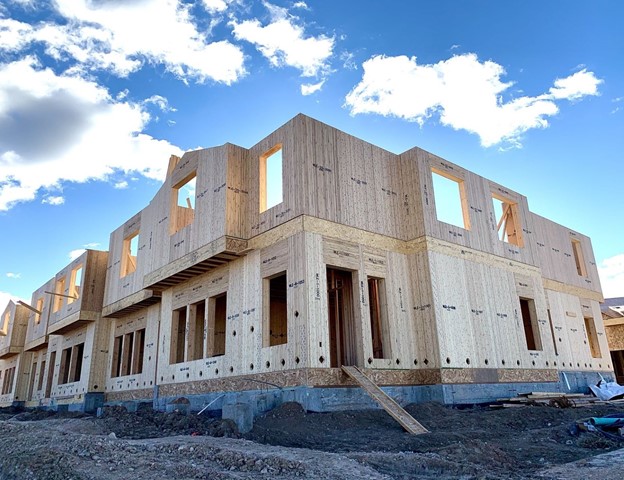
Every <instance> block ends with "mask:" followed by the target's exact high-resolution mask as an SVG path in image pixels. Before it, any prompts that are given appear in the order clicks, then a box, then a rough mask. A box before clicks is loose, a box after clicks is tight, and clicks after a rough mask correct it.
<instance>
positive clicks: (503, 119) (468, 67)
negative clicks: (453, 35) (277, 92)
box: [345, 54, 602, 147]
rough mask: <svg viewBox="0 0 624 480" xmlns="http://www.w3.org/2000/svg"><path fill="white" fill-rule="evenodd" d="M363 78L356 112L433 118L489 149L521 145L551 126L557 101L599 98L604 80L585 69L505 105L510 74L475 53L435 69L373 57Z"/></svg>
mask: <svg viewBox="0 0 624 480" xmlns="http://www.w3.org/2000/svg"><path fill="white" fill-rule="evenodd" d="M362 66H363V69H364V74H363V77H362V80H361V81H360V83H358V84H357V85H356V86H355V87H354V88H353V89H352V90H351V92H349V94H348V95H347V96H346V103H345V105H346V106H347V107H348V108H349V109H350V111H351V114H353V115H356V114H361V113H377V114H380V115H384V116H395V117H399V118H403V119H405V120H408V121H415V122H418V123H419V124H420V125H423V124H424V123H425V122H426V121H427V120H428V119H430V118H431V117H432V116H434V115H436V114H437V115H438V116H439V119H440V121H441V123H442V124H444V125H447V126H450V127H452V128H454V129H456V130H460V129H461V130H466V131H468V132H470V133H475V134H477V135H478V136H479V137H480V139H481V144H482V145H483V146H485V147H489V146H492V145H495V144H498V143H501V142H508V143H510V144H513V145H516V146H519V140H520V137H521V135H522V134H523V133H524V132H526V131H527V130H529V129H532V128H546V127H547V126H548V121H547V117H549V116H553V115H556V114H557V113H558V112H559V108H558V107H557V104H556V103H555V101H556V100H563V99H566V100H578V99H580V98H582V97H584V96H586V95H597V94H598V85H599V84H600V83H602V80H600V79H598V78H596V76H595V75H594V73H592V72H588V71H586V70H581V71H580V72H577V73H575V74H573V75H570V76H569V77H566V78H562V79H557V80H556V81H555V83H554V86H553V87H552V88H550V90H549V93H546V94H542V95H538V96H535V97H530V96H522V97H518V98H514V99H512V100H507V101H505V100H504V99H503V97H502V94H503V93H505V92H508V90H509V88H510V87H511V86H512V85H513V83H512V82H507V83H505V82H503V81H502V80H501V77H503V76H504V75H505V70H504V68H503V67H502V66H501V65H498V64H497V63H495V62H492V61H485V62H480V61H479V59H478V58H477V56H476V55H475V54H464V55H456V56H453V57H451V58H450V59H448V60H443V61H440V62H438V63H436V64H431V65H419V64H418V63H417V61H416V58H415V57H411V58H408V57H406V56H397V57H386V56H381V55H380V56H374V57H372V58H370V59H369V60H367V61H366V62H364V64H363V65H362Z"/></svg>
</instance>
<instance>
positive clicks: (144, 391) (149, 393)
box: [104, 388, 154, 402]
mask: <svg viewBox="0 0 624 480" xmlns="http://www.w3.org/2000/svg"><path fill="white" fill-rule="evenodd" d="M153 397H154V389H153V388H141V389H136V390H126V391H123V392H106V395H105V396H104V401H105V402H130V401H133V400H150V401H151V400H152V398H153Z"/></svg>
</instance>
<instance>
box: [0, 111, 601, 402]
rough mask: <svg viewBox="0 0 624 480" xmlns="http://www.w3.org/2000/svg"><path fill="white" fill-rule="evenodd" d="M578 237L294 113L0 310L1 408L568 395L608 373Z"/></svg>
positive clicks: (187, 175) (488, 189) (418, 157)
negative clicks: (362, 380)
mask: <svg viewBox="0 0 624 480" xmlns="http://www.w3.org/2000/svg"><path fill="white" fill-rule="evenodd" d="M602 300H603V298H602V293H601V289H600V282H599V279H598V273H597V269H596V262H595V259H594V254H593V251H592V246H591V242H590V240H589V238H588V237H586V236H585V235H583V234H581V233H579V232H576V231H573V230H571V229H569V228H566V227H563V226H561V225H558V224H556V223H554V222H552V221H550V220H548V219H546V218H543V217H541V216H539V215H536V214H534V213H532V212H531V211H529V208H528V203H527V199H526V197H524V196H522V195H521V194H519V193H517V192H514V191H512V190H511V189H509V188H508V187H506V186H503V185H499V184H497V183H495V182H493V181H490V180H488V179H486V178H483V177H481V176H479V175H476V174H474V173H472V172H469V171H467V170H465V169H463V168H461V167H460V166H458V165H456V164H454V163H451V162H449V161H447V160H445V159H442V158H439V157H437V156H435V155H433V154H430V153H428V152H426V151H424V150H422V149H420V148H413V149H410V150H408V151H406V152H404V153H402V154H400V155H396V154H394V153H391V152H388V151H386V150H384V149H382V148H379V147H376V146H374V145H372V144H370V143H367V142H365V141H363V140H360V139H358V138H355V137H353V136H351V135H348V134H346V133H344V132H341V131H339V130H337V129H335V128H332V127H330V126H328V125H325V124H323V123H321V122H319V121H316V120H314V119H311V118H309V117H306V116H304V115H298V116H296V117H295V118H293V119H292V120H290V121H289V122H288V123H286V124H285V125H283V126H282V127H280V128H279V129H277V130H276V131H274V132H273V133H271V134H270V135H269V136H267V137H266V138H264V139H262V140H260V141H259V142H258V143H257V144H256V145H254V146H253V147H251V148H249V149H247V148H242V147H239V146H236V145H232V144H225V145H222V146H219V147H214V148H207V149H202V150H197V151H192V152H187V153H185V154H184V156H182V158H177V157H171V159H170V161H169V168H168V173H167V178H166V180H165V182H164V184H163V185H162V187H161V188H160V190H159V191H158V192H157V193H156V195H155V196H154V198H153V199H152V201H151V202H150V204H149V205H147V206H146V207H145V208H144V209H143V210H141V211H140V212H138V213H137V214H136V215H135V216H133V217H132V218H130V219H128V220H127V221H125V222H124V223H123V224H122V225H121V226H120V227H119V228H117V229H116V230H115V231H113V232H112V233H111V236H110V246H109V251H108V252H98V251H87V252H86V253H85V254H84V255H83V256H81V257H80V258H78V259H77V260H75V261H73V262H72V263H71V264H70V265H68V266H67V267H66V268H64V269H63V270H61V271H60V272H59V273H57V274H56V275H55V276H54V277H53V278H51V279H50V281H49V282H47V283H46V284H45V285H43V286H42V287H41V288H40V289H38V290H37V291H36V292H34V293H33V296H32V300H31V303H30V304H28V305H24V304H21V305H15V304H10V305H9V307H7V310H6V312H5V313H4V315H3V317H2V321H3V323H2V331H1V333H2V336H1V337H0V370H1V371H2V377H1V378H0V385H2V386H3V390H2V393H3V395H2V397H0V399H1V401H2V404H4V405H8V404H11V403H14V402H22V403H24V404H25V405H27V406H46V407H53V408H59V407H61V406H63V405H68V407H67V408H76V409H79V408H85V409H92V408H94V406H97V405H101V404H102V403H104V402H106V403H109V404H116V403H123V404H127V405H130V404H131V402H153V404H154V405H155V406H156V407H157V408H161V409H165V408H166V407H167V405H168V403H169V402H171V401H172V400H175V399H180V398H181V397H184V398H185V399H187V400H188V401H189V402H190V405H191V408H193V409H199V408H202V407H203V406H207V405H210V406H211V407H210V408H217V409H221V408H226V407H227V406H228V405H230V404H243V403H252V404H253V407H252V410H253V411H254V412H257V411H262V410H266V409H268V408H270V407H272V406H274V405H276V404H277V403H279V402H281V401H286V400H296V401H299V402H301V403H302V404H304V406H305V407H306V408H308V409H310V410H319V411H323V410H329V409H332V408H353V407H354V406H357V405H359V404H366V402H367V400H366V399H365V397H364V396H363V395H362V394H361V390H360V389H358V388H356V387H357V383H356V380H354V379H353V378H352V377H350V376H349V375H347V374H346V373H345V371H344V370H343V369H342V368H341V367H343V366H355V367H357V368H358V371H360V372H362V373H363V374H364V375H365V376H366V377H367V378H368V379H369V380H371V381H372V382H373V383H375V384H377V385H379V386H388V387H391V388H387V389H385V390H386V391H387V392H389V393H390V394H391V395H392V396H394V397H395V398H397V400H398V401H399V402H411V401H424V400H436V401H440V402H444V403H475V402H482V401H483V402H484V401H490V400H492V399H493V398H496V397H498V396H505V395H507V396H509V395H510V394H515V392H517V391H520V390H523V391H525V390H527V389H528V390H547V391H553V390H561V391H578V390H580V389H583V388H585V387H586V385H587V384H588V383H595V382H596V381H597V379H598V377H599V374H601V375H602V376H604V377H609V376H611V377H612V376H613V366H612V363H611V358H610V355H609V349H608V346H607V339H606V336H605V331H604V327H603V325H602V320H601V310H600V302H601V301H602Z"/></svg>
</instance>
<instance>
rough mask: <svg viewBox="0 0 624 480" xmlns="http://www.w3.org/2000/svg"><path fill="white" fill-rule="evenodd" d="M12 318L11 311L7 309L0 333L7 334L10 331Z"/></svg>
mask: <svg viewBox="0 0 624 480" xmlns="http://www.w3.org/2000/svg"><path fill="white" fill-rule="evenodd" d="M10 320H11V312H10V311H7V312H6V313H5V314H4V317H3V319H2V330H0V335H7V334H8V333H9V321H10Z"/></svg>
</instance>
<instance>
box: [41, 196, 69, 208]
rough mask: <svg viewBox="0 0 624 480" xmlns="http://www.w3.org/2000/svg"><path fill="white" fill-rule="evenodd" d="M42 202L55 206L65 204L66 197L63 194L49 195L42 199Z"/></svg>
mask: <svg viewBox="0 0 624 480" xmlns="http://www.w3.org/2000/svg"><path fill="white" fill-rule="evenodd" d="M41 203H43V204H47V205H54V206H58V205H63V204H64V203H65V198H64V197H61V196H48V197H45V198H44V199H43V200H41Z"/></svg>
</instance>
